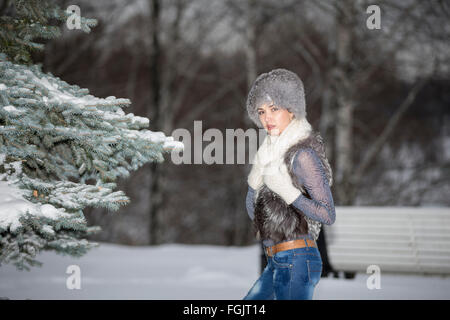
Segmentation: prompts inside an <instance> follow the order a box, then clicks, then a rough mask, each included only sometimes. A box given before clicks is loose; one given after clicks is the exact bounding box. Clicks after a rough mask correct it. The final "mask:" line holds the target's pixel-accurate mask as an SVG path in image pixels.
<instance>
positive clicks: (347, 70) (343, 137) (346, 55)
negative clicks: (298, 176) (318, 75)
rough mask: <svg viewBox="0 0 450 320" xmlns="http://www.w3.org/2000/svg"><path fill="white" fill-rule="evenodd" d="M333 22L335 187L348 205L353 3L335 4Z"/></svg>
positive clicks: (342, 203)
mask: <svg viewBox="0 0 450 320" xmlns="http://www.w3.org/2000/svg"><path fill="white" fill-rule="evenodd" d="M339 7H340V8H339V9H338V17H337V19H336V21H337V37H336V39H337V43H336V45H337V51H336V58H337V61H336V62H337V66H336V70H335V79H334V81H336V83H335V84H336V89H337V90H336V102H337V113H336V137H335V139H336V140H335V146H336V150H337V153H336V162H335V166H336V175H335V179H336V184H337V185H339V188H338V189H337V197H338V200H339V203H340V204H341V205H351V204H352V201H353V199H351V198H350V197H349V193H348V190H349V187H350V185H349V181H350V175H351V173H352V169H353V152H352V149H353V112H354V106H355V102H354V94H353V84H352V82H351V80H350V79H351V76H352V75H351V62H352V56H351V55H352V41H353V34H352V32H353V23H352V20H353V2H352V1H348V0H346V1H343V2H340V3H339Z"/></svg>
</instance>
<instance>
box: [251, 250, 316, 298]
mask: <svg viewBox="0 0 450 320" xmlns="http://www.w3.org/2000/svg"><path fill="white" fill-rule="evenodd" d="M265 255H266V259H267V266H266V268H265V269H264V271H263V273H262V274H261V276H260V277H259V279H258V280H256V282H255V284H254V285H253V287H252V288H251V289H250V291H249V292H248V293H247V295H246V296H245V297H244V300H311V299H312V297H313V293H314V288H315V286H316V285H317V283H319V280H320V275H321V273H322V258H321V257H320V252H319V249H317V247H304V248H297V249H290V250H285V251H280V252H277V253H276V254H275V255H274V256H272V257H269V256H268V255H267V253H266V252H265Z"/></svg>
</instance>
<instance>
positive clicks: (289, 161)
mask: <svg viewBox="0 0 450 320" xmlns="http://www.w3.org/2000/svg"><path fill="white" fill-rule="evenodd" d="M302 148H312V149H313V150H314V151H315V152H316V153H317V155H318V156H319V158H320V160H321V162H322V165H323V167H324V168H325V173H326V177H327V179H328V184H329V185H330V187H331V185H332V183H333V178H332V171H331V167H330V164H329V162H328V159H327V158H326V155H325V148H324V145H323V140H322V137H321V136H320V133H319V132H315V131H312V132H311V133H310V134H309V136H308V137H307V138H304V139H300V140H299V141H298V142H296V143H295V144H294V145H292V146H291V147H290V148H289V149H288V150H287V151H286V152H285V154H284V156H283V158H284V163H285V164H286V166H287V168H288V172H289V175H290V177H291V179H292V183H293V185H294V186H295V187H296V188H298V189H299V190H300V191H301V192H302V194H303V195H304V196H306V197H308V198H309V199H311V197H310V195H309V194H308V192H307V191H306V189H305V188H304V187H303V186H302V185H300V184H299V183H298V181H297V178H296V177H295V174H294V171H293V160H294V156H295V154H296V153H297V151H298V150H299V149H302ZM254 201H255V219H254V220H253V226H254V230H255V232H256V238H257V239H258V240H261V239H262V240H266V239H271V240H273V241H274V242H275V243H278V242H282V241H289V240H294V239H298V238H299V237H302V236H305V235H307V234H309V235H311V236H312V238H313V239H314V240H317V238H318V237H319V232H320V228H321V223H320V222H318V221H316V220H313V219H310V218H309V217H307V216H305V215H304V213H303V212H302V211H301V210H299V209H297V208H296V207H294V206H293V205H292V204H291V205H288V204H287V203H286V202H285V201H284V200H283V199H282V198H281V197H280V196H278V195H277V194H276V193H275V192H273V191H272V190H270V189H269V188H268V187H267V186H266V185H265V184H264V185H263V186H262V187H261V188H259V189H258V190H257V191H256V192H255V199H254Z"/></svg>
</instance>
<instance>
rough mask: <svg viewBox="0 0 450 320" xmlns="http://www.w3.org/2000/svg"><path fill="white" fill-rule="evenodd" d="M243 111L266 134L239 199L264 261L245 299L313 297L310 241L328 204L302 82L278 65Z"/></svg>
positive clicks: (327, 171) (317, 261)
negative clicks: (243, 199)
mask: <svg viewBox="0 0 450 320" xmlns="http://www.w3.org/2000/svg"><path fill="white" fill-rule="evenodd" d="M247 111H248V114H249V117H250V118H251V119H252V121H253V122H254V123H255V124H256V125H257V126H258V127H260V128H262V127H263V128H264V129H265V130H266V131H267V133H268V135H267V136H266V138H265V139H264V141H263V143H262V144H261V146H260V147H259V149H258V152H257V153H256V155H255V159H254V161H253V163H254V164H253V166H252V169H251V171H250V174H249V176H248V179H247V181H248V193H247V197H246V204H247V211H248V214H249V216H250V218H251V219H252V220H253V223H254V227H255V231H256V236H257V238H258V239H259V240H262V241H263V245H264V249H265V250H264V252H265V255H266V259H267V266H266V268H265V269H264V271H263V273H262V274H261V276H260V278H259V279H258V280H257V281H256V282H255V284H254V285H253V287H252V288H251V289H250V291H249V292H248V293H247V295H246V296H245V297H244V299H251V300H255V299H256V300H265V299H276V300H281V299H283V300H284V299H312V296H313V291H314V288H315V286H316V285H317V283H318V282H319V280H320V275H321V272H322V259H321V257H320V253H319V250H318V248H317V244H316V240H317V238H318V236H319V232H320V228H321V225H322V224H327V225H330V224H332V223H334V220H335V208H334V203H333V197H332V195H331V191H330V186H331V184H332V172H331V168H330V165H329V163H328V160H327V158H326V156H325V149H324V146H323V141H322V138H321V136H320V134H319V133H318V132H315V131H313V130H312V127H311V125H310V124H309V122H308V121H307V119H306V110H305V97H304V89H303V84H302V81H301V80H300V78H299V77H298V76H297V75H296V74H295V73H293V72H291V71H288V70H285V69H276V70H272V71H271V72H269V73H265V74H262V75H260V76H259V77H258V78H257V79H256V80H255V83H254V84H253V86H252V88H251V89H250V92H249V95H248V99H247Z"/></svg>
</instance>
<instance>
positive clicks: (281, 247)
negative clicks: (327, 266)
mask: <svg viewBox="0 0 450 320" xmlns="http://www.w3.org/2000/svg"><path fill="white" fill-rule="evenodd" d="M305 247H317V245H316V242H315V241H314V240H310V239H297V240H291V241H285V242H281V243H278V244H276V245H273V246H270V247H266V248H265V250H266V253H267V255H268V256H269V257H272V256H273V255H275V253H277V252H280V251H285V250H291V249H297V248H305Z"/></svg>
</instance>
